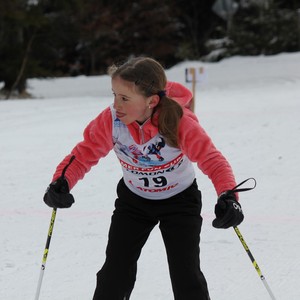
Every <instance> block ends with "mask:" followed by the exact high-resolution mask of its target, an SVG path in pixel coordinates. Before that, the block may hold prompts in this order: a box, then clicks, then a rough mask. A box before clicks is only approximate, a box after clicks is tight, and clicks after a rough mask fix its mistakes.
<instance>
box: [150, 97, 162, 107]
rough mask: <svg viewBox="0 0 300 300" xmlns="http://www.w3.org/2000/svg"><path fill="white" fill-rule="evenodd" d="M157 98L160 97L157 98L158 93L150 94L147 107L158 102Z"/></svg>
mask: <svg viewBox="0 0 300 300" xmlns="http://www.w3.org/2000/svg"><path fill="white" fill-rule="evenodd" d="M159 99H160V98H159V96H158V95H152V96H151V97H150V102H149V107H150V108H154V107H155V106H156V105H157V104H158V102H159Z"/></svg>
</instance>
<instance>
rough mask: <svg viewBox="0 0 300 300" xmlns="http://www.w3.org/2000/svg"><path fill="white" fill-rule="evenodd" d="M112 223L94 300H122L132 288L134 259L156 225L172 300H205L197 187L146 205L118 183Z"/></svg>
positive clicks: (149, 201) (147, 202) (144, 200)
mask: <svg viewBox="0 0 300 300" xmlns="http://www.w3.org/2000/svg"><path fill="white" fill-rule="evenodd" d="M117 194H118V198H117V200H116V203H115V210H114V213H113V216H112V220H111V227H110V231H109V238H108V245H107V249H106V260H105V263H104V265H103V267H102V269H101V270H100V271H99V272H98V274H97V286H96V290H95V294H94V298H93V300H126V299H129V297H130V294H131V292H132V289H133V287H134V283H135V279H136V272H137V260H138V258H139V256H140V254H141V250H142V247H143V246H144V244H145V242H146V241H147V239H148V237H149V234H150V232H151V230H152V229H153V228H154V226H155V225H157V224H158V223H159V228H160V230H161V233H162V237H163V241H164V244H165V247H166V251H167V258H168V264H169V271H170V276H171V282H172V288H173V293H174V299H175V300H209V299H210V298H209V296H208V289H207V284H206V280H205V278H204V276H203V274H202V272H201V270H200V259H199V252H200V250H199V243H200V230H201V225H202V218H201V216H200V212H201V207H202V204H201V203H202V202H201V193H200V191H199V190H198V187H197V183H196V181H194V183H193V184H192V185H191V186H190V187H189V188H187V189H186V190H185V191H183V192H181V193H179V194H178V195H176V196H173V197H171V198H168V199H165V200H147V199H144V198H141V197H139V196H137V195H136V194H134V193H132V192H131V191H130V190H129V189H128V188H127V187H126V185H125V183H124V181H123V180H120V182H119V184H118V187H117Z"/></svg>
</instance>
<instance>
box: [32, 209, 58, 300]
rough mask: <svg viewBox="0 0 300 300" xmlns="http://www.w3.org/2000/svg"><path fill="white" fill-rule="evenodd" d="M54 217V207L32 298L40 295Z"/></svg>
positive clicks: (36, 299) (36, 298)
mask: <svg viewBox="0 0 300 300" xmlns="http://www.w3.org/2000/svg"><path fill="white" fill-rule="evenodd" d="M55 217H56V208H53V210H52V216H51V221H50V225H49V230H48V236H47V241H46V246H45V250H44V254H43V260H42V266H41V271H40V277H39V281H38V286H37V290H36V294H35V298H34V300H38V299H39V296H40V291H41V286H42V280H43V276H44V271H45V267H46V262H47V257H48V252H49V247H50V242H51V237H52V232H53V227H54V222H55Z"/></svg>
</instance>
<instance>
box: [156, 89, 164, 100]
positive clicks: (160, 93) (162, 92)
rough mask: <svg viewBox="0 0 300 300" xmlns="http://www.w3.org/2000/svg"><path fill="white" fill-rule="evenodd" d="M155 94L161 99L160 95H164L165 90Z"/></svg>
mask: <svg viewBox="0 0 300 300" xmlns="http://www.w3.org/2000/svg"><path fill="white" fill-rule="evenodd" d="M157 95H158V96H159V98H160V99H161V98H162V97H164V96H166V91H164V90H162V91H159V92H157Z"/></svg>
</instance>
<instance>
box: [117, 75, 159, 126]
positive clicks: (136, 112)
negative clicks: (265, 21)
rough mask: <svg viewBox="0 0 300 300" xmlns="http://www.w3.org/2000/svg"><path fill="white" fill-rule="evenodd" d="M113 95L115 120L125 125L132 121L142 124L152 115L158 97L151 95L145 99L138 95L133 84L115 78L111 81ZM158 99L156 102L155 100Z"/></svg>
mask: <svg viewBox="0 0 300 300" xmlns="http://www.w3.org/2000/svg"><path fill="white" fill-rule="evenodd" d="M112 91H113V94H114V97H115V98H114V109H115V110H116V114H117V118H118V119H120V120H121V121H122V122H123V123H124V124H125V125H128V124H130V123H132V122H134V121H137V122H139V123H140V124H142V123H144V122H145V121H146V120H147V119H148V118H150V116H151V114H152V109H153V107H154V106H156V105H157V103H158V101H159V97H158V96H157V95H153V96H150V97H145V96H143V95H141V94H140V93H138V90H137V88H136V86H135V84H134V83H132V82H128V81H126V80H123V79H121V78H120V77H118V76H117V77H116V78H113V79H112ZM156 98H158V101H157V99H156Z"/></svg>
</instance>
